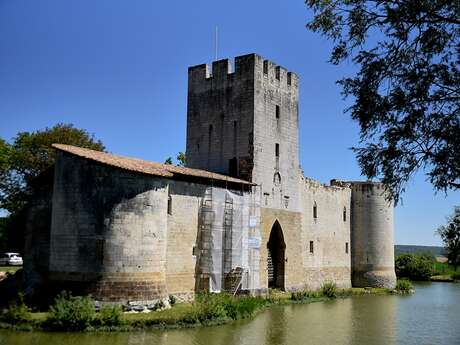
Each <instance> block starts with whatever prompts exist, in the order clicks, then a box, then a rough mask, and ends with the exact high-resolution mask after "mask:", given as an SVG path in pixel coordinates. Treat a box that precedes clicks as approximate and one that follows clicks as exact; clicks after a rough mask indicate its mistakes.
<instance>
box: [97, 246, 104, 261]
mask: <svg viewBox="0 0 460 345" xmlns="http://www.w3.org/2000/svg"><path fill="white" fill-rule="evenodd" d="M96 260H97V262H99V263H100V264H103V263H104V240H96Z"/></svg>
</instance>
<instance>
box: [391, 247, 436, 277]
mask: <svg viewBox="0 0 460 345" xmlns="http://www.w3.org/2000/svg"><path fill="white" fill-rule="evenodd" d="M434 262H435V258H434V256H433V255H432V254H429V253H428V254H401V255H398V256H397V257H396V259H395V271H396V276H397V277H398V278H409V279H411V280H430V277H431V276H432V274H433V266H434Z"/></svg>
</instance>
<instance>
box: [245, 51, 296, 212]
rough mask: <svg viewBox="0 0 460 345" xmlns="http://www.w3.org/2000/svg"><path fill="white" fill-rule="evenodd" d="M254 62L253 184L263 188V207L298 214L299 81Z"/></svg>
mask: <svg viewBox="0 0 460 345" xmlns="http://www.w3.org/2000/svg"><path fill="white" fill-rule="evenodd" d="M253 58H254V61H255V62H254V68H255V86H254V88H255V96H254V97H255V99H254V169H253V173H252V175H253V176H252V181H253V182H255V183H257V184H258V185H261V186H262V191H263V200H262V205H263V206H264V207H267V208H278V209H283V210H289V211H295V212H299V211H300V198H299V178H300V169H299V109H298V97H299V84H298V77H297V75H296V74H294V73H292V72H288V71H287V70H286V69H285V68H283V67H281V66H277V65H275V64H274V63H273V62H271V61H269V60H264V59H263V58H262V57H261V56H258V55H254V56H253ZM277 151H278V152H277Z"/></svg>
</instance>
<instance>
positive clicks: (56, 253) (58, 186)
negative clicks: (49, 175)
mask: <svg viewBox="0 0 460 345" xmlns="http://www.w3.org/2000/svg"><path fill="white" fill-rule="evenodd" d="M167 199H168V196H167V183H166V181H165V180H164V179H160V178H152V177H150V176H143V175H140V174H135V173H130V172H127V171H123V170H120V169H115V168H112V167H108V166H104V165H101V164H98V163H95V162H92V161H90V160H86V159H82V158H79V157H76V156H73V155H69V154H66V153H63V152H59V151H58V153H57V160H56V167H55V183H54V194H53V211H52V225H51V244H50V252H51V254H50V279H51V280H52V281H54V282H56V283H59V284H57V285H60V286H63V287H66V286H67V287H69V288H70V289H71V290H80V291H81V292H84V293H91V294H92V295H93V296H94V297H95V298H96V299H101V300H108V301H110V300H117V301H119V300H131V301H133V300H134V301H151V300H155V299H158V298H165V297H167V292H166V280H165V271H166V238H167V233H166V229H167V218H166V217H165V215H166V213H167Z"/></svg>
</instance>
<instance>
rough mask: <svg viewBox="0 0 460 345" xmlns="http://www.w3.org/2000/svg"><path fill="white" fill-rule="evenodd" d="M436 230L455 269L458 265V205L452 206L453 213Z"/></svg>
mask: <svg viewBox="0 0 460 345" xmlns="http://www.w3.org/2000/svg"><path fill="white" fill-rule="evenodd" d="M436 232H437V234H438V235H439V236H441V239H442V241H443V242H444V247H445V248H446V251H447V259H448V260H449V263H450V264H451V265H452V266H454V270H455V271H457V267H458V266H459V265H460V206H455V207H454V213H453V215H451V216H450V217H448V218H447V224H446V225H442V226H440V227H439V228H438V230H437V231H436Z"/></svg>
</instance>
